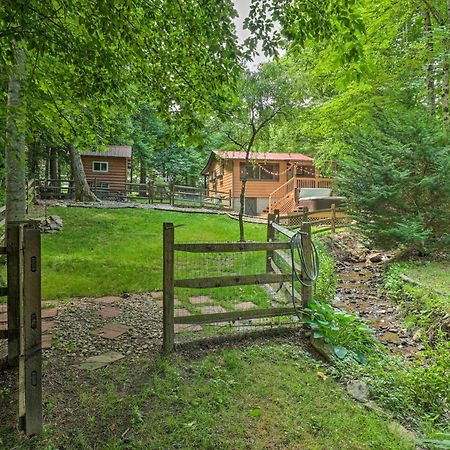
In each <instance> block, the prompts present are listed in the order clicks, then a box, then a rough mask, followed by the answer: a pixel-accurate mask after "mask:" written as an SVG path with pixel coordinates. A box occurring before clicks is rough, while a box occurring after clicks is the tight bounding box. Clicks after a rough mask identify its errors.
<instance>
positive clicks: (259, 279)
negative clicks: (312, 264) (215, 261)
mask: <svg viewBox="0 0 450 450" xmlns="http://www.w3.org/2000/svg"><path fill="white" fill-rule="evenodd" d="M290 279H291V275H290V274H288V273H287V274H276V273H262V274H258V275H232V276H226V277H209V278H187V279H182V280H175V282H174V286H175V287H182V288H198V289H205V288H218V287H226V286H245V285H249V284H272V283H283V282H285V281H289V280H290Z"/></svg>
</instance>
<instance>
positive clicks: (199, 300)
mask: <svg viewBox="0 0 450 450" xmlns="http://www.w3.org/2000/svg"><path fill="white" fill-rule="evenodd" d="M212 301H213V300H212V298H211V297H210V296H209V295H197V296H195V297H189V302H190V303H191V304H192V305H202V304H205V303H212Z"/></svg>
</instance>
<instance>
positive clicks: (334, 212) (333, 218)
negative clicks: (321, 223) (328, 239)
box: [331, 203, 336, 234]
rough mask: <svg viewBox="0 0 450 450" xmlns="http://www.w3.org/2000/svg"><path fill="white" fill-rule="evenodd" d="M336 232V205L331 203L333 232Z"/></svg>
mask: <svg viewBox="0 0 450 450" xmlns="http://www.w3.org/2000/svg"><path fill="white" fill-rule="evenodd" d="M334 233H336V205H335V204H334V203H333V204H332V205H331V234H334Z"/></svg>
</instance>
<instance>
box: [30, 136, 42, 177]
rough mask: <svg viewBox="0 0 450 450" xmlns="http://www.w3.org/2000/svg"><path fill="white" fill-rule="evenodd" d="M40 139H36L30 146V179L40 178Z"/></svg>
mask: <svg viewBox="0 0 450 450" xmlns="http://www.w3.org/2000/svg"><path fill="white" fill-rule="evenodd" d="M40 147H41V143H40V141H34V142H33V143H32V144H31V145H30V146H29V147H28V178H29V179H30V180H38V179H39V177H40V167H39V156H40V151H39V150H40Z"/></svg>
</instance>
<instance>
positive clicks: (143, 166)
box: [139, 159, 147, 197]
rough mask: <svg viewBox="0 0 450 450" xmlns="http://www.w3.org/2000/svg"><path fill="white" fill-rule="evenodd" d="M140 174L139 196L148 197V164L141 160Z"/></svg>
mask: <svg viewBox="0 0 450 450" xmlns="http://www.w3.org/2000/svg"><path fill="white" fill-rule="evenodd" d="M140 169H141V170H140V173H139V184H140V185H141V186H139V195H141V196H144V197H145V195H146V187H147V164H146V162H145V161H144V160H143V159H141V167H140Z"/></svg>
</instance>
